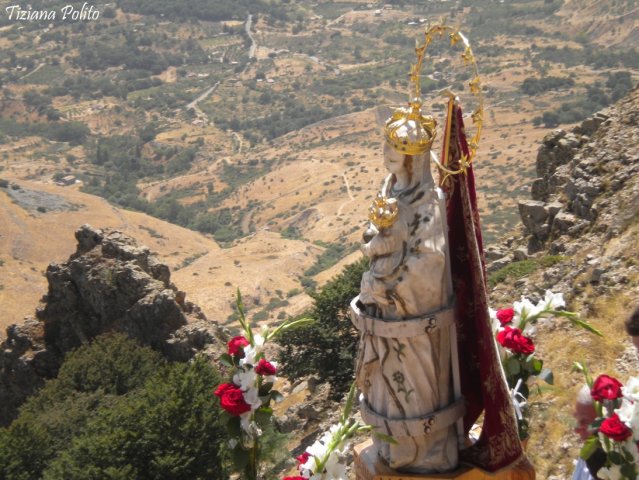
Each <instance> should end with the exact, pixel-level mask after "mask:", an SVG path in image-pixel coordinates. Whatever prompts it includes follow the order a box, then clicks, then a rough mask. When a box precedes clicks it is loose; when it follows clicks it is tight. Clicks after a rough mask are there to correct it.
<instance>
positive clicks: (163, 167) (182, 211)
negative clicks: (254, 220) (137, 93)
mask: <svg viewBox="0 0 639 480" xmlns="http://www.w3.org/2000/svg"><path fill="white" fill-rule="evenodd" d="M154 132H155V127H154V126H153V125H150V126H147V127H143V128H142V129H141V130H140V132H139V133H138V135H114V136H111V137H102V138H100V139H99V140H98V141H97V142H96V143H95V145H94V147H92V148H93V151H92V153H91V154H90V156H89V159H90V161H91V162H92V163H94V164H96V165H100V166H101V167H103V168H104V171H105V172H106V173H105V176H104V177H103V178H99V177H97V176H94V177H90V178H88V179H87V180H86V182H85V185H84V187H83V190H84V191H86V192H88V193H91V194H93V195H98V196H101V197H104V198H106V199H107V200H108V201H109V202H111V203H113V204H115V205H118V206H120V207H124V208H130V209H133V210H138V211H141V212H144V213H147V214H149V215H152V216H154V217H157V218H161V219H163V220H167V221H169V222H171V223H175V224H177V225H181V226H183V227H186V228H191V229H193V230H197V231H200V232H203V233H210V234H213V236H214V237H215V239H216V240H217V241H219V242H230V241H232V240H234V239H236V238H238V237H239V236H241V231H240V228H239V226H238V223H239V218H238V217H237V214H234V212H232V211H231V210H230V209H229V208H215V206H216V205H217V204H219V201H220V200H221V199H222V198H224V197H226V196H227V195H229V194H230V192H231V191H233V189H234V188H236V187H237V186H238V185H240V184H243V183H245V182H247V181H249V180H250V179H252V178H254V177H255V176H259V175H260V174H261V173H263V171H264V170H263V169H264V168H266V167H262V168H260V167H257V166H256V165H250V164H247V165H245V166H236V165H225V166H224V169H223V173H222V180H223V181H224V182H225V183H227V184H229V185H230V187H228V188H227V189H225V190H223V191H220V192H214V191H213V188H212V185H211V188H209V196H208V198H207V200H206V201H200V202H194V203H191V204H188V205H183V204H181V203H180V202H179V199H180V196H183V195H184V193H185V192H184V191H175V192H171V193H169V194H167V195H164V196H162V197H160V198H159V199H158V200H156V201H155V202H149V201H148V200H146V199H145V198H143V197H141V196H140V191H139V189H138V187H137V183H138V180H140V179H141V178H145V177H151V176H157V175H161V174H164V173H169V174H172V175H174V174H178V173H181V172H183V171H186V170H188V169H189V168H190V167H191V164H192V162H193V160H194V159H195V156H196V155H197V151H198V148H199V146H198V145H194V146H192V147H189V148H177V147H169V148H161V147H158V148H157V149H156V154H155V156H154V158H153V159H150V158H148V157H147V156H145V155H144V154H143V148H142V147H143V144H144V141H143V140H146V141H149V140H150V139H152V138H153V137H154ZM186 193H188V192H186Z"/></svg>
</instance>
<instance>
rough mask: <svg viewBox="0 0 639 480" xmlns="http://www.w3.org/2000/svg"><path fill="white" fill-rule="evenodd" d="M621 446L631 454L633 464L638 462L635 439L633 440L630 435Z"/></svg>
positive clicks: (638, 455)
mask: <svg viewBox="0 0 639 480" xmlns="http://www.w3.org/2000/svg"><path fill="white" fill-rule="evenodd" d="M621 446H622V447H623V448H624V449H625V450H626V451H627V452H629V453H630V454H631V455H632V457H633V463H634V464H635V465H637V464H639V449H638V448H637V442H636V440H633V439H632V437H630V438H628V439H627V440H626V441H625V442H623V443H622V444H621ZM635 468H636V467H635Z"/></svg>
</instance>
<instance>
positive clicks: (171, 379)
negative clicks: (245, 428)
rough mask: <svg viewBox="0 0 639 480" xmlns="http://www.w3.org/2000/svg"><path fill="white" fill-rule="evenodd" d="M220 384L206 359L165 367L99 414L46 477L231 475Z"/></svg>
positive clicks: (187, 477) (187, 478) (71, 479)
mask: <svg viewBox="0 0 639 480" xmlns="http://www.w3.org/2000/svg"><path fill="white" fill-rule="evenodd" d="M219 383H220V377H219V375H218V374H217V373H216V372H215V371H214V370H213V368H212V367H211V366H210V365H209V364H208V362H207V361H206V359H205V358H204V357H200V358H197V359H196V360H195V361H194V362H193V363H191V364H178V363H176V364H171V365H167V366H165V367H164V368H162V369H160V370H159V371H158V374H157V375H155V376H154V377H152V378H151V379H149V380H148V381H147V383H146V384H145V386H144V388H142V389H140V390H138V391H136V392H135V393H134V394H131V395H126V396H123V397H121V398H119V399H118V401H117V403H115V404H114V405H113V407H112V408H109V409H103V410H101V411H99V412H97V415H96V416H95V417H93V418H92V419H91V420H90V421H89V422H88V425H87V428H86V429H85V431H84V432H83V433H82V434H81V435H78V436H77V437H75V438H74V440H73V442H72V444H71V445H70V447H69V448H68V449H66V450H65V451H64V452H62V454H61V455H59V456H58V457H57V458H56V459H55V460H54V461H53V462H52V463H51V465H50V467H49V468H48V469H47V470H46V471H45V472H44V475H43V479H44V480H54V479H59V478H65V479H68V480H91V479H94V478H122V479H125V478H126V479H128V478H130V479H139V480H144V479H149V480H150V479H176V480H180V479H183V480H191V479H193V480H196V479H202V480H204V479H220V480H222V479H227V478H228V472H227V470H226V468H225V466H224V461H225V457H224V455H225V453H224V452H225V451H226V449H225V448H224V447H223V445H222V443H224V442H225V429H224V427H222V426H221V425H220V424H219V423H218V413H219V409H218V408H217V407H216V404H215V400H214V397H213V395H212V389H213V387H214V386H215V385H217V384H219Z"/></svg>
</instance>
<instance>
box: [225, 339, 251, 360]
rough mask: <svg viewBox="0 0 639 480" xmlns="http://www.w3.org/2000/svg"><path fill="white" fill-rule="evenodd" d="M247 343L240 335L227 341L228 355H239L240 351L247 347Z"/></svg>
mask: <svg viewBox="0 0 639 480" xmlns="http://www.w3.org/2000/svg"><path fill="white" fill-rule="evenodd" d="M249 345H250V343H249V341H248V340H247V339H246V338H245V337H243V336H242V335H238V336H237V337H233V338H231V340H230V341H229V355H231V356H236V355H238V354H239V353H240V349H241V348H244V347H247V346H249ZM241 353H242V357H243V356H244V352H243V351H242V352H241Z"/></svg>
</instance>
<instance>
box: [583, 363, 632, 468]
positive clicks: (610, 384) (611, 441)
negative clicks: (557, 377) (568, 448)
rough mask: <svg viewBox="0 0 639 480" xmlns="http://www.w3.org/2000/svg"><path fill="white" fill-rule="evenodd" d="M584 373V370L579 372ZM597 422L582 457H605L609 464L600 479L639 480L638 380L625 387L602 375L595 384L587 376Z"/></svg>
mask: <svg viewBox="0 0 639 480" xmlns="http://www.w3.org/2000/svg"><path fill="white" fill-rule="evenodd" d="M580 369H581V370H582V371H584V372H585V369H584V368H583V367H581V368H580ZM586 382H587V383H588V386H589V387H590V389H591V390H590V395H591V396H592V399H593V403H594V406H595V411H596V412H597V418H596V419H595V421H594V422H593V423H592V424H591V425H590V430H591V431H592V433H593V435H592V436H591V437H589V438H588V440H586V443H585V444H584V446H583V448H582V449H581V452H580V456H581V457H582V458H583V459H585V460H587V459H588V458H589V457H590V456H591V455H592V454H593V453H594V452H595V451H596V450H597V449H599V448H601V449H603V451H604V452H605V454H606V463H605V465H604V466H603V467H602V468H600V469H599V471H598V472H597V476H598V477H599V478H602V479H604V480H618V479H630V480H635V479H637V477H639V448H637V445H638V442H639V377H630V379H629V380H628V382H626V385H622V384H621V382H619V380H617V379H616V378H613V377H610V376H608V375H600V376H599V377H597V379H596V380H595V381H594V382H592V380H591V379H590V378H589V375H586Z"/></svg>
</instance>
